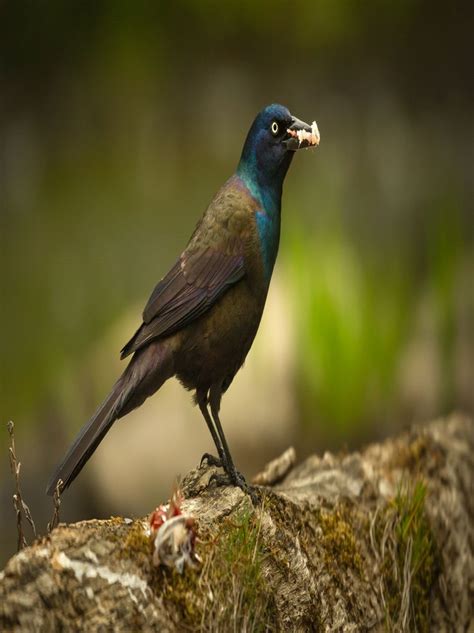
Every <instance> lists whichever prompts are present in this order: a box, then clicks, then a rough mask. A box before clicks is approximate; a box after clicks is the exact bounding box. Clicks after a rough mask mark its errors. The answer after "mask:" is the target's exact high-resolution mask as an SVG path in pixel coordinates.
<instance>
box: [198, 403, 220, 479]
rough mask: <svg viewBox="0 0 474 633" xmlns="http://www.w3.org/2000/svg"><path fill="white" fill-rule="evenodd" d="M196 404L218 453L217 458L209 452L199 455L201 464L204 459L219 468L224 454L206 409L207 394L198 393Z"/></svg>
mask: <svg viewBox="0 0 474 633" xmlns="http://www.w3.org/2000/svg"><path fill="white" fill-rule="evenodd" d="M198 405H199V408H200V410H201V413H202V415H203V418H204V419H205V420H206V424H207V428H208V429H209V431H210V432H211V435H212V439H213V440H214V444H215V445H216V448H217V452H218V454H219V458H217V457H214V455H211V454H210V453H204V455H203V456H202V457H201V466H202V463H203V462H204V461H207V463H208V464H209V465H210V466H218V467H219V468H220V467H221V466H222V464H224V463H225V454H224V449H223V447H222V444H221V441H220V439H219V435H218V434H217V431H216V429H215V427H214V423H213V421H212V418H211V416H210V415H209V411H208V410H207V394H204V397H203V396H202V394H199V396H198Z"/></svg>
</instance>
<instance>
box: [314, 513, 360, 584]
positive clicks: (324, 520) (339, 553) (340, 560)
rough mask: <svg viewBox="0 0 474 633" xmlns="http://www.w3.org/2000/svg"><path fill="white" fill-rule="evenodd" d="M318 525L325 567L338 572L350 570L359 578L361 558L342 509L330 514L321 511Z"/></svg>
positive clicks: (351, 529)
mask: <svg viewBox="0 0 474 633" xmlns="http://www.w3.org/2000/svg"><path fill="white" fill-rule="evenodd" d="M319 525H320V527H321V530H322V538H321V544H322V546H323V548H324V556H325V563H326V565H327V566H328V567H330V568H333V569H334V568H336V569H338V570H340V569H341V568H342V569H344V570H348V569H352V570H353V571H355V572H356V573H357V574H358V575H359V576H361V575H362V557H361V555H360V552H359V548H358V545H357V540H356V538H355V534H354V530H353V528H352V525H351V522H350V518H349V517H348V515H347V513H346V512H345V511H344V509H343V508H338V509H336V510H334V511H332V512H328V511H325V510H322V511H321V512H320V516H319Z"/></svg>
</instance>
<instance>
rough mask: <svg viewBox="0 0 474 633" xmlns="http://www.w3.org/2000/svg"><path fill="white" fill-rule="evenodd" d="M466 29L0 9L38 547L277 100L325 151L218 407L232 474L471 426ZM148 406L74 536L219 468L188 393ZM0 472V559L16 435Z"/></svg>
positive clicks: (104, 456) (310, 157)
mask: <svg viewBox="0 0 474 633" xmlns="http://www.w3.org/2000/svg"><path fill="white" fill-rule="evenodd" d="M472 7H473V5H472V3H470V2H465V3H464V4H463V3H462V2H461V3H451V4H449V3H448V4H446V3H441V2H433V1H427V0H398V1H397V2H393V1H389V0H372V1H370V2H360V1H356V0H318V1H316V2H309V1H306V0H293V1H292V2H289V1H287V2H280V1H278V0H273V1H272V2H268V1H266V0H265V1H262V2H258V3H255V2H249V1H247V0H243V1H240V2H237V1H235V0H231V1H228V2H226V3H215V2H209V0H187V1H177V2H172V3H171V2H144V1H138V2H133V3H132V2H123V1H120V0H114V1H113V2H112V1H110V2H104V1H99V2H97V1H94V2H92V1H90V0H83V1H77V0H76V1H72V0H71V1H70V2H62V1H61V2H60V1H59V0H48V2H33V1H31V2H26V1H22V0H18V1H12V2H3V3H0V209H1V212H0V223H1V224H0V235H1V248H0V265H1V283H2V292H1V314H0V331H1V333H2V343H1V368H0V371H1V396H0V411H1V421H2V425H4V423H6V421H7V420H9V419H13V420H14V421H15V424H16V441H17V451H18V453H19V456H20V458H21V461H22V462H23V473H22V477H23V488H24V492H25V496H26V498H27V501H28V502H29V503H30V505H31V508H32V511H33V514H34V516H35V517H36V519H37V523H38V524H39V528H40V529H41V530H43V529H44V525H45V523H46V520H47V519H48V518H49V516H50V514H51V504H50V501H49V500H48V499H46V498H45V497H44V495H43V491H44V488H45V485H46V481H47V479H48V476H49V474H50V472H51V469H52V467H53V465H54V464H55V463H56V462H57V461H58V460H59V459H60V458H61V457H62V455H63V453H64V451H65V449H66V447H67V445H68V444H69V441H70V440H71V438H72V436H73V435H74V433H75V432H76V431H77V430H78V429H79V427H80V426H81V424H83V423H84V422H85V421H86V420H87V418H88V417H89V415H90V414H91V413H92V412H93V410H94V409H95V407H96V405H97V404H98V403H99V402H100V400H101V399H102V398H103V397H104V396H105V394H106V392H107V390H108V388H109V387H110V386H111V384H112V382H113V381H114V380H115V378H116V377H117V375H118V373H119V371H120V367H121V365H120V363H119V361H118V351H119V349H120V348H121V346H122V345H123V344H124V342H125V341H126V340H127V339H128V338H129V336H130V335H131V333H133V331H134V329H135V328H136V327H137V325H138V323H139V316H140V312H141V309H142V307H143V305H144V303H145V301H146V299H147V298H148V295H149V293H150V292H151V290H152V289H153V286H154V284H155V283H156V282H157V281H158V279H159V278H160V277H161V276H162V275H163V274H164V273H165V272H166V271H167V269H168V267H169V266H170V265H171V264H172V263H173V262H174V260H175V258H176V256H177V254H178V253H179V252H180V250H181V249H182V248H183V247H184V245H185V243H186V241H187V239H188V237H189V235H190V234H191V231H192V229H193V227H194V224H195V222H196V221H197V219H198V218H199V216H200V215H201V213H202V212H203V210H204V209H205V207H206V205H207V203H208V202H209V200H210V199H211V197H212V195H213V194H214V192H215V191H216V189H217V188H218V187H219V186H220V185H221V184H222V183H223V182H224V180H225V179H226V178H227V177H228V176H229V175H230V174H231V173H232V172H233V170H234V169H235V166H236V163H237V161H238V158H239V156H240V150H241V146H242V143H243V140H244V138H245V135H246V133H247V130H248V127H249V126H250V123H251V121H252V119H253V117H254V116H255V114H256V113H257V111H258V110H260V109H261V108H262V107H263V106H264V105H266V104H268V103H271V102H274V101H276V102H280V103H283V104H285V105H287V106H288V107H289V108H290V110H291V111H292V112H293V113H294V114H296V115H297V116H298V117H300V118H302V119H304V120H307V121H309V122H311V121H312V120H313V119H316V120H317V122H318V125H319V128H320V131H321V145H320V147H319V149H317V150H316V151H315V152H302V153H301V154H298V156H297V157H296V158H295V160H294V162H293V165H292V168H291V170H290V173H289V175H288V177H287V180H286V184H285V192H284V200H283V226H282V243H281V249H280V255H279V260H278V265H277V269H276V272H275V278H274V282H273V283H272V287H271V292H270V296H269V300H268V304H267V308H266V314H265V318H264V321H263V323H262V327H261V331H260V332H259V336H258V337H257V341H256V344H255V347H254V349H253V350H252V352H251V353H250V355H249V358H248V362H247V364H246V367H245V369H244V371H243V372H241V376H239V378H238V379H237V380H236V384H235V386H234V385H233V388H232V389H231V390H230V393H229V395H228V396H226V398H225V399H224V404H223V422H224V426H225V428H226V429H228V437H229V442H230V445H231V447H232V448H233V449H234V452H235V454H236V455H235V457H236V461H237V463H238V466H239V468H241V469H242V470H243V472H244V473H246V474H247V475H248V476H251V475H252V473H254V472H255V471H256V470H257V469H258V468H259V467H260V466H261V465H262V464H263V462H264V460H266V459H269V458H271V457H273V456H275V454H276V453H277V452H278V451H279V450H282V449H284V448H286V447H287V446H288V445H289V444H294V445H296V447H297V450H298V453H299V456H300V457H303V456H304V455H305V454H308V453H309V452H314V451H321V452H322V451H324V450H326V449H333V450H337V449H344V448H352V447H357V446H359V445H361V444H362V443H364V442H367V441H370V440H373V439H378V438H380V437H384V436H385V435H387V434H388V433H391V432H394V431H396V430H398V429H400V428H403V427H406V426H407V425H409V424H410V423H412V422H414V421H421V420H425V419H429V418H431V417H433V416H439V415H442V414H444V413H447V412H449V411H451V410H453V409H455V408H458V409H463V410H465V411H468V412H472V411H473V409H474V389H473V385H474V363H473V357H474V295H473V281H472V279H473V273H474V256H473V241H474V236H473V233H474V231H473V229H474V216H473V204H472V200H473V173H472V168H473V164H474V160H473V159H474V156H473V153H474V152H473V138H474V129H473V119H472V111H473V105H474V99H473V96H474V94H473V93H474V85H473V80H472V28H473V9H472ZM239 381H240V382H239ZM233 390H234V395H232V392H233ZM154 401H156V402H153V403H152V404H149V403H147V404H146V405H145V406H144V407H143V409H142V410H141V412H140V413H137V414H132V415H131V416H129V418H127V419H126V421H124V422H119V423H118V424H117V425H116V427H117V428H116V429H115V428H114V430H112V432H111V434H110V436H108V437H107V439H106V441H105V442H104V444H103V446H101V448H100V449H99V450H98V452H97V453H96V455H95V456H94V458H93V460H92V461H91V463H90V464H89V465H88V467H87V468H86V469H85V470H84V472H83V473H82V474H81V477H80V478H79V480H78V481H77V482H76V483H75V485H74V486H73V488H72V489H71V491H68V493H67V495H65V497H64V503H63V514H62V518H63V519H65V520H66V519H67V520H75V519H76V520H77V519H82V518H88V517H92V516H108V515H109V514H110V513H117V514H118V513H120V514H122V515H126V514H127V513H137V514H145V513H146V512H148V511H150V510H151V509H152V507H153V506H154V505H156V504H157V503H159V502H160V501H162V500H163V498H166V497H167V496H168V494H169V492H170V490H171V487H172V484H173V480H174V478H175V477H176V476H177V475H178V474H179V473H185V472H186V470H188V469H189V468H191V467H193V466H194V465H195V464H196V463H197V462H198V461H199V458H200V455H201V454H202V452H204V451H205V450H209V449H211V448H212V446H211V440H210V437H208V436H207V429H205V425H204V423H203V422H202V421H201V419H200V416H199V414H198V413H197V412H196V411H195V410H193V409H192V407H191V404H190V402H189V395H188V394H186V393H184V391H182V390H179V389H177V388H175V386H170V387H168V386H165V388H164V390H163V394H161V393H160V395H158V396H155V398H154ZM243 403H244V405H243ZM142 421H143V425H142ZM0 450H1V452H2V453H3V459H2V460H1V463H2V466H1V468H0V503H1V513H0V559H1V560H2V561H3V560H5V559H6V558H7V556H9V555H11V553H12V552H13V549H14V542H15V525H14V523H15V521H14V514H13V509H12V507H11V502H10V499H11V492H12V485H13V484H12V480H11V477H10V475H9V471H8V458H7V433H6V430H5V425H4V426H3V430H2V432H1V433H0Z"/></svg>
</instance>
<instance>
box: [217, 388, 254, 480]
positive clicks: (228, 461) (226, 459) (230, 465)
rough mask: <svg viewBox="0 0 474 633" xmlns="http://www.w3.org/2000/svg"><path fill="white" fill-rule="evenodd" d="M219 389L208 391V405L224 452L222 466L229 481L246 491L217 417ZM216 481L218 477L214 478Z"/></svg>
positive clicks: (219, 399)
mask: <svg viewBox="0 0 474 633" xmlns="http://www.w3.org/2000/svg"><path fill="white" fill-rule="evenodd" d="M221 395H222V394H221V391H220V389H219V390H217V389H215V390H214V389H212V388H211V392H210V406H211V414H212V419H213V420H214V424H215V426H216V429H217V433H218V435H219V440H220V442H221V446H222V449H223V452H224V456H222V455H221V460H222V466H223V468H224V470H225V472H226V473H227V476H228V477H229V479H230V482H231V483H232V484H234V486H238V487H239V488H242V490H244V491H247V484H246V481H245V479H244V477H243V476H242V475H241V474H240V473H239V472H238V471H237V470H236V468H235V466H234V462H233V461H232V456H231V454H230V450H229V446H228V444H227V440H226V438H225V435H224V430H223V428H222V424H221V421H220V419H219V408H220V402H221ZM215 479H216V481H218V478H215Z"/></svg>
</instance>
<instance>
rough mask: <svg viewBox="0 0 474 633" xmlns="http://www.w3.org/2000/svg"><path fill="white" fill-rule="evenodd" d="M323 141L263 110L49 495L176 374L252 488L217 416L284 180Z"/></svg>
mask: <svg viewBox="0 0 474 633" xmlns="http://www.w3.org/2000/svg"><path fill="white" fill-rule="evenodd" d="M317 144H319V132H318V129H317V126H316V123H313V124H312V125H311V126H310V125H308V124H306V123H303V122H302V121H300V120H298V119H296V118H295V117H293V116H292V115H291V114H290V113H289V111H288V110H287V109H286V108H285V107H283V106H281V105H276V104H273V105H270V106H268V107H266V108H264V109H263V110H262V111H261V112H260V113H259V114H258V115H257V117H256V118H255V120H254V122H253V124H252V127H251V128H250V131H249V133H248V135H247V138H246V140H245V144H244V148H243V151H242V156H241V158H240V162H239V164H238V167H237V171H236V173H235V174H234V175H233V176H231V178H229V180H228V181H227V182H226V183H225V184H224V185H223V187H222V188H221V189H220V190H219V191H218V192H217V194H216V195H215V197H214V199H213V200H212V202H211V203H210V205H209V206H208V208H207V210H206V212H205V213H204V215H203V217H202V218H201V220H200V221H199V222H198V224H197V226H196V229H195V230H194V233H193V234H192V236H191V239H190V240H189V243H188V245H187V247H186V249H185V250H184V251H183V253H182V254H181V256H180V257H179V259H178V261H177V262H176V263H175V265H174V266H173V267H172V268H171V270H170V271H169V272H168V274H167V275H165V277H163V279H162V280H161V281H159V282H158V285H157V286H156V288H155V289H154V290H153V293H152V294H151V297H150V299H149V300H148V303H147V305H146V306H145V309H144V311H143V323H142V324H141V325H140V327H139V328H138V330H137V331H136V332H135V334H134V335H133V337H132V338H131V339H130V341H129V342H128V343H127V344H126V345H125V347H124V348H123V349H122V352H121V357H122V358H125V357H126V356H129V355H130V354H133V356H132V359H131V360H130V362H129V364H128V366H127V367H126V369H125V371H124V372H123V374H122V375H121V377H120V378H119V379H118V380H117V382H116V383H115V385H114V387H113V388H112V391H111V392H110V394H109V395H108V397H107V398H106V400H105V401H104V402H103V403H102V404H101V406H100V407H99V408H98V409H97V411H96V412H95V413H94V415H93V416H92V418H91V419H90V420H89V422H87V424H86V425H85V426H84V427H83V428H82V429H81V431H80V433H79V435H78V436H77V437H76V439H75V441H74V443H73V444H72V446H71V447H70V449H69V451H68V452H67V454H66V456H65V457H64V459H63V461H62V462H61V464H60V465H59V466H58V467H57V469H56V470H55V472H54V474H53V476H52V478H51V480H50V482H49V485H48V488H47V492H48V494H52V493H53V492H54V490H55V489H56V486H57V483H58V481H59V480H60V479H61V480H62V484H60V489H61V490H64V489H65V488H67V487H68V486H69V485H70V484H71V482H72V481H73V480H74V479H75V477H77V475H78V474H79V472H80V471H81V469H82V467H83V466H84V464H85V463H86V462H87V460H88V459H89V457H91V455H92V453H93V452H94V451H95V449H96V448H97V446H98V445H99V444H100V442H101V441H102V439H103V438H104V436H105V434H106V433H107V431H108V430H109V429H110V427H111V426H112V424H113V423H114V421H115V420H117V419H118V418H121V417H122V416H124V415H126V414H127V413H129V412H130V411H132V410H133V409H136V408H137V407H139V406H140V405H141V404H142V403H143V402H144V401H145V400H146V398H148V396H151V395H152V394H153V393H155V391H157V390H158V389H159V388H160V387H161V386H162V384H163V383H164V382H165V381H166V380H168V378H171V377H172V376H177V378H178V379H179V381H180V382H181V383H182V384H183V386H184V387H185V388H186V389H190V390H194V391H195V395H194V398H195V402H196V403H197V404H198V405H199V408H200V410H201V412H202V415H203V416H204V419H205V420H206V423H207V426H208V427H209V431H210V432H211V435H212V438H213V440H214V443H215V445H216V448H217V451H218V454H219V459H216V458H212V457H211V456H208V458H209V459H210V460H212V461H213V462H214V463H216V464H219V465H221V466H222V467H223V468H224V470H225V472H226V475H227V477H225V481H229V482H230V483H231V484H233V485H236V486H240V487H241V488H243V489H245V488H246V484H245V480H244V478H243V477H242V475H241V474H240V473H239V472H237V471H236V469H235V466H234V463H233V461H232V457H231V455H230V451H229V447H228V445H227V441H226V438H225V436H224V431H223V429H222V426H221V422H220V420H219V409H220V402H221V398H222V394H223V393H224V392H225V391H226V390H227V389H228V388H229V386H230V384H231V382H232V380H233V378H234V376H235V374H236V373H237V371H238V370H239V369H240V367H241V366H242V364H243V362H244V360H245V357H246V356H247V353H248V351H249V349H250V346H251V345H252V342H253V339H254V337H255V334H256V333H257V329H258V325H259V323H260V318H261V316H262V312H263V307H264V305H265V300H266V297H267V291H268V286H269V283H270V278H271V275H272V271H273V265H274V263H275V258H276V255H277V251H278V244H279V240H280V210H281V194H282V187H283V180H284V178H285V175H286V172H287V171H288V167H289V166H290V163H291V160H292V158H293V156H294V153H295V150H297V149H299V148H300V147H310V146H314V145H317Z"/></svg>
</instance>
